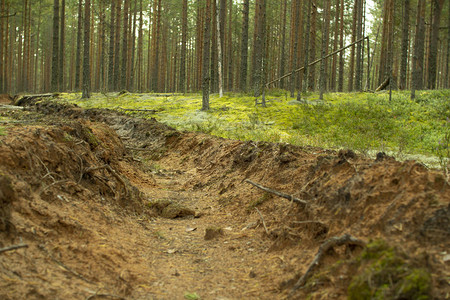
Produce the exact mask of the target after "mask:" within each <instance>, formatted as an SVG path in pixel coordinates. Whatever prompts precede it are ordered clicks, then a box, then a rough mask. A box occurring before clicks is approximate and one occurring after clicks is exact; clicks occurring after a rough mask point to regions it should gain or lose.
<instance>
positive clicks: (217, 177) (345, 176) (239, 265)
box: [0, 101, 450, 299]
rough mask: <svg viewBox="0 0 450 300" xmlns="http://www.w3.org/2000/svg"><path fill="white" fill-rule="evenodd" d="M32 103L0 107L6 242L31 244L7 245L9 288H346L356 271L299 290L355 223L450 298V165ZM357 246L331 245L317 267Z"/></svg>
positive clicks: (274, 292) (270, 295)
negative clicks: (225, 135) (448, 169)
mask: <svg viewBox="0 0 450 300" xmlns="http://www.w3.org/2000/svg"><path fill="white" fill-rule="evenodd" d="M25 102H28V103H23V104H24V105H25V107H24V109H12V108H11V107H9V106H6V107H1V108H0V114H1V115H2V116H4V117H8V121H6V122H4V123H3V126H6V134H5V135H3V136H0V203H1V208H0V248H1V247H7V246H11V245H21V244H26V245H27V247H24V248H18V249H15V250H11V251H5V252H1V253H0V277H1V278H0V298H1V299H195V298H196V296H195V295H194V293H196V295H198V296H199V297H201V299H285V298H293V299H304V298H305V297H306V296H307V295H309V297H311V299H331V298H333V299H345V298H346V297H347V287H348V285H349V282H350V280H351V277H352V276H353V274H352V269H351V268H350V267H348V268H340V269H339V270H337V271H334V272H335V273H333V272H331V273H328V276H327V277H326V280H317V281H316V282H313V283H312V284H311V283H310V284H309V285H308V288H302V289H298V290H297V291H296V292H294V293H290V292H291V288H292V286H293V284H294V283H295V282H296V280H297V279H298V278H299V277H300V276H301V275H302V274H303V273H304V272H305V271H306V269H307V268H308V265H309V264H310V262H311V261H312V259H313V258H314V256H315V254H316V253H317V251H318V249H319V246H320V245H321V244H322V243H323V242H324V241H325V240H327V239H328V238H331V237H334V236H342V235H343V234H346V233H347V234H350V235H352V236H353V237H355V238H359V239H361V240H363V241H366V242H369V241H370V240H373V239H378V238H381V239H383V240H385V241H386V242H387V243H389V244H390V245H393V246H395V247H397V248H398V249H399V250H400V251H402V252H404V253H405V254H406V255H407V256H408V257H409V259H410V260H411V261H415V264H417V265H418V266H420V267H422V268H425V269H426V270H428V272H430V273H431V275H432V286H433V288H432V291H431V295H432V297H433V298H435V299H445V298H448V297H449V292H450V289H449V281H450V279H449V278H450V277H449V276H450V272H449V268H448V266H449V261H448V254H447V253H448V252H449V249H450V248H449V245H450V243H449V241H450V217H449V216H450V208H449V207H450V206H449V204H450V187H449V184H448V182H447V180H446V178H444V176H443V175H442V173H441V172H438V171H433V170H429V169H427V168H426V167H425V166H424V165H422V164H421V163H419V162H416V161H406V162H397V161H395V160H394V159H392V158H389V157H384V156H380V157H379V158H378V159H377V160H376V161H375V160H370V159H367V158H364V157H361V156H359V155H355V154H354V153H353V152H352V151H341V152H339V153H337V152H334V151H328V150H324V149H320V148H301V147H295V146H291V145H287V144H272V143H264V142H241V141H234V140H226V139H222V138H218V137H212V136H208V135H205V134H201V133H192V132H178V131H176V130H174V129H172V128H169V127H167V126H165V125H163V124H160V123H158V122H156V121H155V120H143V119H140V118H137V117H132V116H127V115H123V114H120V113H116V112H112V111H106V110H83V109H81V108H78V107H75V106H71V105H61V104H58V103H57V102H52V101H39V102H35V101H25ZM245 179H251V180H252V181H254V182H257V183H260V184H262V185H264V186H267V187H270V188H272V189H275V190H278V191H282V192H284V193H286V194H289V195H292V196H293V197H296V198H300V199H302V200H304V201H306V202H307V203H308V204H307V205H306V207H305V206H302V205H298V204H296V203H295V202H292V201H289V200H287V199H283V198H279V197H277V196H274V195H272V194H270V193H267V192H264V191H262V190H260V189H257V188H256V187H254V186H252V185H250V184H248V183H246V182H245ZM255 208H257V209H259V211H260V213H261V216H262V218H261V216H260V215H259V213H258V211H257V210H256V209H255ZM262 219H263V220H264V222H265V225H266V227H267V232H266V230H265V229H264V226H263V224H262V221H261V220H262ZM206 233H207V234H206ZM356 255H357V250H355V253H349V252H348V251H347V252H346V253H345V254H343V252H342V251H335V252H333V253H329V254H328V255H327V257H326V259H325V260H324V261H322V262H321V263H320V265H319V270H320V269H324V268H327V266H330V265H332V264H333V263H334V262H336V261H338V260H340V259H348V258H349V257H352V256H356ZM344 256H345V257H344Z"/></svg>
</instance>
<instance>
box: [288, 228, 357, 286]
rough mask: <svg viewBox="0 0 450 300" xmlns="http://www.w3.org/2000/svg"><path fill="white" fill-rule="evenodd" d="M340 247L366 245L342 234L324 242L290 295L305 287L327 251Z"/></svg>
mask: <svg viewBox="0 0 450 300" xmlns="http://www.w3.org/2000/svg"><path fill="white" fill-rule="evenodd" d="M342 245H356V246H360V247H365V246H366V243H365V242H364V241H362V240H360V239H357V238H354V237H352V236H351V235H349V234H344V235H343V236H340V237H339V236H335V237H332V238H329V239H328V240H326V241H325V242H324V243H323V244H322V245H320V247H319V251H318V252H317V254H316V256H315V257H314V260H313V261H312V262H311V264H310V265H309V267H308V270H306V272H305V274H303V276H302V277H300V279H299V280H298V281H297V283H296V284H295V286H294V287H293V288H292V290H291V294H292V293H294V292H295V291H296V290H298V289H299V288H301V287H302V286H304V285H305V283H306V281H307V280H308V279H309V278H310V277H311V275H312V274H313V273H314V271H315V270H316V269H317V268H318V267H319V264H320V261H321V260H322V259H323V257H324V256H325V254H326V253H327V252H328V250H330V249H332V248H333V247H336V246H342Z"/></svg>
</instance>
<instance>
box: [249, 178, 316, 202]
mask: <svg viewBox="0 0 450 300" xmlns="http://www.w3.org/2000/svg"><path fill="white" fill-rule="evenodd" d="M245 182H247V183H250V184H252V185H254V186H256V187H257V188H259V189H261V190H263V191H266V192H269V193H272V194H274V195H277V196H278V197H282V198H285V199H288V200H291V201H293V202H295V203H298V204H300V205H302V206H306V205H307V204H308V202H306V201H305V200H301V199H298V198H295V197H294V196H292V195H288V194H285V193H282V192H279V191H276V190H273V189H270V188H268V187H265V186H262V185H260V184H258V183H256V182H253V181H251V180H250V179H245Z"/></svg>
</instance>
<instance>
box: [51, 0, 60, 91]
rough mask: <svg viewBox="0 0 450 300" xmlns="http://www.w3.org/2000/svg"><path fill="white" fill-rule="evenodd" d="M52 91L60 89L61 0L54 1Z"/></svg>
mask: <svg viewBox="0 0 450 300" xmlns="http://www.w3.org/2000/svg"><path fill="white" fill-rule="evenodd" d="M52 49H53V51H52V83H51V84H52V87H51V89H52V92H57V91H58V81H59V79H58V76H59V74H58V73H59V72H58V71H59V66H58V63H59V0H54V1H53V46H52Z"/></svg>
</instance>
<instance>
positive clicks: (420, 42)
mask: <svg viewBox="0 0 450 300" xmlns="http://www.w3.org/2000/svg"><path fill="white" fill-rule="evenodd" d="M424 36H425V1H424V0H419V1H418V3H417V20H416V36H415V41H414V55H413V62H412V82H411V98H412V99H414V98H415V96H416V95H415V92H416V90H421V89H422V88H423V58H424V48H425V47H424V46H425V40H424Z"/></svg>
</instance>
